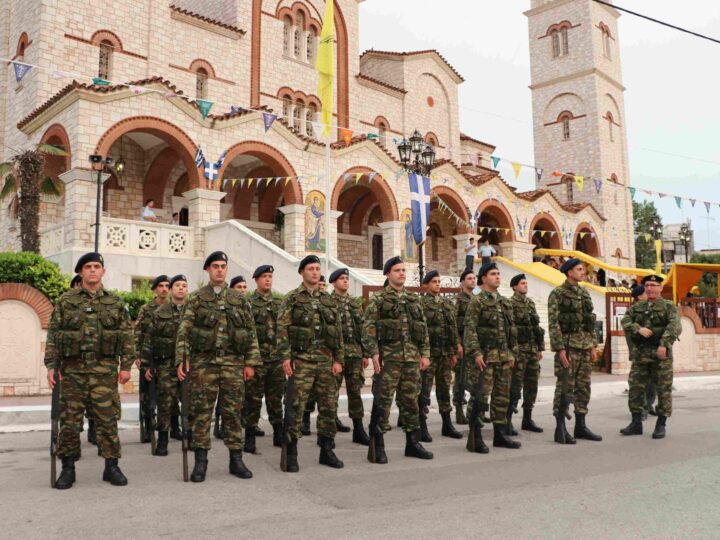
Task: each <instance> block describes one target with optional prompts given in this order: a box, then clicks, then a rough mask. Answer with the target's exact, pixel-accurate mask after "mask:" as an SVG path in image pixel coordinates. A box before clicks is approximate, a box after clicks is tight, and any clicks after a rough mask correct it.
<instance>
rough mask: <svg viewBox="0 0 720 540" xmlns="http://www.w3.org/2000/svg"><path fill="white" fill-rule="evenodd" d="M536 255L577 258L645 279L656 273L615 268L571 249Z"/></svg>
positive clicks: (653, 271)
mask: <svg viewBox="0 0 720 540" xmlns="http://www.w3.org/2000/svg"><path fill="white" fill-rule="evenodd" d="M535 254H537V255H550V256H551V257H565V258H566V259H569V258H571V257H575V258H577V259H580V260H581V261H583V262H586V263H588V264H590V265H592V266H596V267H598V268H604V269H605V270H610V271H611V272H614V273H616V274H627V275H630V276H637V277H644V276H649V275H651V274H654V273H655V270H648V269H646V268H628V267H627V266H615V265H613V264H608V263H606V262H604V261H601V260H600V259H596V258H595V257H591V256H590V255H588V254H587V253H583V252H582V251H573V250H569V249H536V250H535ZM661 275H662V274H661ZM663 277H665V276H663Z"/></svg>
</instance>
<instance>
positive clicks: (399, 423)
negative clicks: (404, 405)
mask: <svg viewBox="0 0 720 540" xmlns="http://www.w3.org/2000/svg"><path fill="white" fill-rule="evenodd" d="M397 427H399V428H400V429H402V427H403V421H402V416H400V415H399V414H398V420H397Z"/></svg>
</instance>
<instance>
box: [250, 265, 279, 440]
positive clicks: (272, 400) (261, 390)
mask: <svg viewBox="0 0 720 540" xmlns="http://www.w3.org/2000/svg"><path fill="white" fill-rule="evenodd" d="M274 271H275V269H274V268H273V267H272V266H270V265H269V264H264V265H262V266H258V267H257V268H256V269H255V272H253V279H254V280H255V290H254V291H253V292H252V293H250V294H249V295H248V297H247V298H248V301H249V302H250V307H251V308H252V312H253V317H254V318H255V330H256V332H257V337H258V344H259V345H260V356H261V357H262V364H260V365H259V366H258V367H257V368H256V369H255V377H254V378H253V380H252V381H249V382H248V384H247V389H246V392H247V393H246V396H245V410H244V411H243V423H244V425H245V452H249V453H251V454H254V453H255V450H256V449H255V437H256V436H257V435H258V431H259V429H258V422H259V421H260V409H261V408H262V402H263V395H264V396H265V408H266V409H267V413H268V419H269V420H270V424H271V425H272V428H273V445H274V446H278V447H280V446H282V421H283V409H282V400H283V395H284V394H285V373H283V369H282V363H281V362H280V358H278V357H277V355H276V334H277V327H276V325H277V320H278V317H279V315H280V306H281V304H282V299H281V298H280V297H279V296H275V295H274V294H273V290H272V285H273V272H274Z"/></svg>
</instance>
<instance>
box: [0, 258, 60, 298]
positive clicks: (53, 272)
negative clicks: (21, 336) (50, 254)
mask: <svg viewBox="0 0 720 540" xmlns="http://www.w3.org/2000/svg"><path fill="white" fill-rule="evenodd" d="M0 283H25V284H27V285H30V286H31V287H35V288H36V289H37V290H39V291H40V292H41V293H43V294H44V295H45V296H47V297H48V299H49V300H50V301H51V302H55V300H56V299H57V298H58V297H59V296H60V295H61V294H63V293H64V292H66V291H67V290H68V289H69V288H70V278H69V277H68V276H65V275H63V273H62V272H61V271H60V267H59V266H58V265H57V264H55V263H54V262H50V261H48V260H47V259H45V258H43V257H41V256H40V255H38V254H37V253H29V252H19V253H15V252H2V253H0Z"/></svg>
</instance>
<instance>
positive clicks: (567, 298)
mask: <svg viewBox="0 0 720 540" xmlns="http://www.w3.org/2000/svg"><path fill="white" fill-rule="evenodd" d="M560 292H561V294H560V299H559V311H560V313H559V315H558V322H559V323H560V330H561V331H562V333H563V334H575V333H578V332H583V331H584V332H590V333H594V332H595V314H594V313H593V303H592V300H591V299H590V296H589V295H588V294H576V293H575V292H573V291H571V290H570V289H567V288H565V287H561V288H560Z"/></svg>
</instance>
